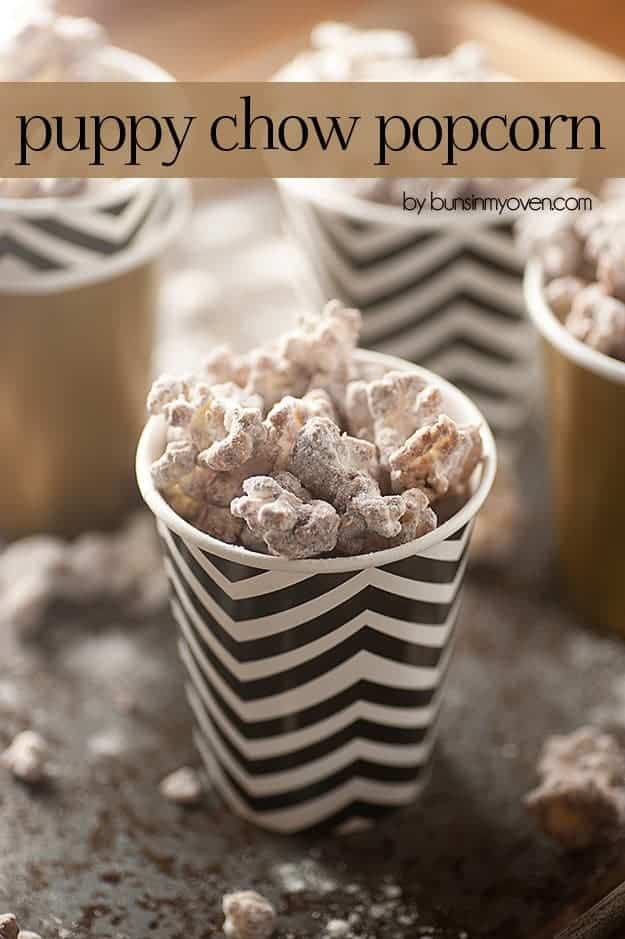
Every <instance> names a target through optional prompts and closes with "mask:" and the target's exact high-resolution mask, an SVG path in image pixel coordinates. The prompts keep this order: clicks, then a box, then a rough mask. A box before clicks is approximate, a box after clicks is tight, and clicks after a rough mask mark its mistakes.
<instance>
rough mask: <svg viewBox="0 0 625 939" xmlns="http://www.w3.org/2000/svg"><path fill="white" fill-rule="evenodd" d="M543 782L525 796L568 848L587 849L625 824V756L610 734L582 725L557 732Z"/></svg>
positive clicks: (545, 756) (547, 751)
mask: <svg viewBox="0 0 625 939" xmlns="http://www.w3.org/2000/svg"><path fill="white" fill-rule="evenodd" d="M538 771H539V774H540V776H541V783H540V785H539V786H538V787H537V788H536V789H534V790H533V791H532V792H530V793H528V795H527V796H526V798H525V805H526V807H527V809H528V810H529V812H530V813H531V814H532V815H533V816H534V818H535V820H536V823H537V825H538V826H539V828H540V829H541V830H542V831H543V832H544V833H545V834H547V835H549V836H550V837H551V838H554V839H555V840H556V841H559V842H560V843H561V844H562V845H563V846H564V847H566V848H571V849H576V848H585V847H588V846H589V845H591V844H593V843H595V842H597V841H600V840H602V839H604V838H606V837H609V836H610V834H613V833H614V832H615V831H618V830H619V829H620V828H622V826H623V824H624V823H625V755H624V754H623V751H622V749H621V747H620V746H619V744H618V743H617V741H616V740H615V738H614V737H612V736H611V735H610V734H605V733H602V732H601V731H599V730H597V729H596V728H593V727H582V728H581V729H580V730H577V731H575V732H574V733H572V734H569V735H568V736H556V737H551V738H550V739H548V740H547V741H546V743H545V746H544V748H543V753H542V756H541V759H540V762H539V765H538Z"/></svg>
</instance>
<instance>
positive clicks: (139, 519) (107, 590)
mask: <svg viewBox="0 0 625 939" xmlns="http://www.w3.org/2000/svg"><path fill="white" fill-rule="evenodd" d="M174 501H175V500H174ZM166 596H167V582H166V579H165V575H164V572H163V569H162V563H161V553H160V550H159V546H158V540H157V537H156V532H155V529H154V524H153V521H152V518H151V517H150V515H149V514H148V513H147V512H144V511H139V512H136V513H134V514H133V515H132V516H131V517H130V518H129V520H128V522H127V523H126V524H125V525H124V527H123V528H122V529H120V530H119V531H117V532H114V533H112V534H108V533H100V532H87V533H85V534H84V535H81V536H80V537H79V538H77V539H76V540H75V541H69V542H66V541H63V540H62V539H61V538H55V537H52V536H49V535H32V536H30V537H27V538H22V539H21V540H19V541H15V542H13V543H12V544H9V545H8V546H7V547H6V548H5V549H4V550H3V551H1V552H0V598H1V599H0V621H2V622H7V623H11V624H12V625H14V626H15V627H16V628H17V629H18V630H19V631H20V632H21V633H22V634H23V635H28V634H29V633H32V632H35V631H36V630H37V628H38V627H39V626H40V625H41V623H42V622H43V621H44V619H45V615H46V613H47V612H48V610H49V608H50V606H51V605H52V603H53V602H54V601H56V600H66V601H69V602H72V603H76V602H77V603H82V602H85V601H90V600H94V599H101V600H106V599H108V600H112V601H114V602H119V603H121V604H122V605H123V606H124V608H125V609H127V610H129V611H130V612H131V613H135V614H138V615H146V614H150V613H153V612H155V611H156V610H157V609H159V608H160V607H161V606H162V605H163V604H164V602H165V600H166Z"/></svg>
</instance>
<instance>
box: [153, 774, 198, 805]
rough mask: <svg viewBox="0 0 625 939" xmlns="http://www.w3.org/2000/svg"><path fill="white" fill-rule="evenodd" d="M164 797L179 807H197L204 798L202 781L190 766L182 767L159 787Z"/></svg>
mask: <svg viewBox="0 0 625 939" xmlns="http://www.w3.org/2000/svg"><path fill="white" fill-rule="evenodd" d="M159 791H160V793H161V795H162V796H164V797H165V798H166V799H168V800H169V801H170V802H177V803H178V804H179V805H197V804H198V802H199V801H200V800H201V798H202V791H203V787H202V781H201V779H200V777H199V776H198V774H197V773H196V771H195V770H194V769H192V767H190V766H182V767H181V768H180V769H177V770H176V771H175V772H173V773H170V774H169V776H165V778H164V779H163V780H161V783H160V785H159Z"/></svg>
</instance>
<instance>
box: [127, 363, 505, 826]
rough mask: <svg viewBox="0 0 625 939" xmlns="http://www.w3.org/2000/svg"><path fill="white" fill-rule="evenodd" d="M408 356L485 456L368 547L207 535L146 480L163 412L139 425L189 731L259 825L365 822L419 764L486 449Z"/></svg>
mask: <svg viewBox="0 0 625 939" xmlns="http://www.w3.org/2000/svg"><path fill="white" fill-rule="evenodd" d="M363 355H364V356H365V357H366V358H369V359H373V360H376V361H382V362H384V363H385V364H386V365H387V366H388V368H389V369H392V368H405V367H406V363H405V362H402V361H399V360H397V359H393V358H390V357H388V356H384V357H383V356H379V355H375V354H373V353H364V354H363ZM418 371H419V372H420V374H422V376H423V377H424V378H425V379H426V380H427V381H429V382H432V383H433V384H436V385H437V386H438V387H440V388H441V390H442V392H443V395H444V398H445V403H446V406H447V410H448V413H449V414H450V415H451V416H452V417H454V418H456V419H458V420H461V421H463V422H466V421H472V422H475V421H478V422H480V423H481V425H482V435H483V440H484V449H485V454H486V457H485V461H484V464H483V465H482V467H481V468H480V469H479V470H477V471H476V474H475V479H474V486H473V492H472V495H471V497H470V498H469V500H468V501H467V502H466V504H465V505H464V506H463V508H462V509H461V510H460V511H459V512H457V513H456V514H455V515H454V516H453V517H452V518H450V519H449V520H448V521H446V522H445V523H444V524H442V525H441V526H440V528H438V529H437V530H436V531H434V532H431V533H430V534H428V535H425V536H423V537H422V538H419V539H418V540H416V541H414V542H411V543H410V544H406V545H401V546H400V547H397V548H391V549H387V550H385V551H380V552H377V553H375V554H367V555H361V556H358V557H347V558H330V559H322V560H301V561H289V560H285V559H284V558H277V557H270V556H268V555H264V554H257V553H255V552H252V551H247V550H246V549H244V548H240V547H236V546H231V545H227V544H224V543H223V542H221V541H217V540H216V539H214V538H212V537H211V536H210V535H206V534H203V533H202V532H200V531H198V530H197V529H195V528H193V527H192V526H191V525H190V524H188V523H187V522H185V521H184V520H183V519H182V518H180V517H179V516H178V515H176V513H175V512H174V511H173V510H172V509H171V508H170V507H169V505H168V504H167V503H166V502H165V500H164V499H163V498H162V496H161V495H160V494H159V493H158V492H157V491H156V490H155V488H154V486H153V484H152V480H151V476H150V466H151V464H152V461H153V460H154V459H156V458H158V456H159V455H160V454H161V453H162V451H163V447H164V437H165V428H164V425H163V422H162V419H160V418H158V419H156V418H152V419H151V420H150V421H149V422H148V424H147V426H146V428H145V430H144V432H143V435H142V437H141V441H140V444H139V449H138V454H137V477H138V480H139V487H140V489H141V492H142V495H143V498H144V499H145V501H146V502H147V504H148V505H149V507H150V509H151V510H152V512H153V513H154V514H155V516H156V518H157V519H158V529H159V532H160V536H161V539H162V543H163V548H164V552H165V566H166V568H167V574H168V576H169V579H170V584H171V599H172V609H173V613H174V617H175V619H176V621H177V623H178V626H179V630H180V641H179V646H180V654H181V657H182V661H183V664H184V667H185V670H186V677H187V694H188V697H189V702H190V704H191V708H192V710H193V714H194V718H195V739H196V742H197V746H198V748H199V751H200V753H201V755H202V757H203V759H204V762H205V763H206V767H207V770H208V772H209V774H210V776H211V778H212V780H213V782H214V785H215V787H216V789H217V790H218V791H219V792H220V793H221V795H222V796H223V798H224V799H225V801H226V802H227V803H228V804H229V805H230V807H231V808H232V809H233V810H234V811H235V812H236V813H238V814H239V815H242V816H244V817H245V818H248V819H250V820H251V821H253V822H255V823H256V824H258V825H261V826H262V827H264V828H268V829H271V830H273V831H279V832H297V831H301V830H304V829H310V828H316V827H318V826H324V827H329V828H332V829H340V830H347V829H352V828H355V827H361V826H364V825H367V824H370V823H371V822H373V821H374V820H375V819H377V818H379V817H381V816H382V815H384V814H386V813H387V812H389V811H391V810H392V809H397V808H399V807H400V806H405V805H407V804H409V803H410V802H412V801H413V800H414V799H415V798H416V797H417V795H418V794H419V792H420V791H421V789H422V788H423V785H424V782H425V780H426V777H427V770H428V766H429V763H430V758H431V754H432V747H433V744H434V738H435V731H436V720H437V716H438V712H439V707H440V703H441V692H442V687H443V682H444V679H445V675H446V672H447V667H448V665H449V660H450V655H451V650H452V645H453V637H454V629H455V625H456V620H457V614H458V606H459V602H460V595H461V590H462V584H463V580H464V574H465V567H466V561H467V551H468V545H469V539H470V535H471V528H472V524H473V520H474V518H475V516H476V514H477V512H478V510H479V508H480V506H481V505H482V503H483V501H484V499H485V498H486V496H487V494H488V491H489V489H490V486H491V484H492V480H493V476H494V473H495V463H496V456H495V446H494V443H493V438H492V435H491V432H490V430H489V428H488V426H487V425H486V423H484V421H483V418H482V416H481V414H480V412H479V411H478V410H477V408H476V407H475V406H474V405H473V404H472V403H471V402H470V401H469V400H468V399H467V398H466V397H465V396H464V395H463V394H462V393H461V392H459V391H458V390H457V389H456V388H454V387H453V386H451V385H449V384H448V383H447V382H444V381H442V380H441V379H439V378H438V377H437V376H434V375H432V374H430V373H429V372H426V371H425V370H424V369H419V370H418Z"/></svg>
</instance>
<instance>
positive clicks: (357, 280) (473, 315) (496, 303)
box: [277, 179, 569, 453]
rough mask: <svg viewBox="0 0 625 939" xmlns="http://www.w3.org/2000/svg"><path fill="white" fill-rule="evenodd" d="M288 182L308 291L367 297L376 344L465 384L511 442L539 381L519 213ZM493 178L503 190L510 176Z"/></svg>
mask: <svg viewBox="0 0 625 939" xmlns="http://www.w3.org/2000/svg"><path fill="white" fill-rule="evenodd" d="M277 182H278V187H279V189H280V193H281V196H282V203H283V207H284V215H285V220H286V225H287V228H288V230H289V232H290V233H291V235H292V236H293V237H294V239H295V241H296V242H297V243H298V245H299V246H300V248H301V253H302V255H303V257H304V258H305V263H304V264H303V265H302V276H301V279H300V287H301V292H302V293H303V296H304V299H305V300H306V301H307V302H310V303H311V304H312V305H313V307H318V305H319V304H320V303H321V302H323V301H325V300H327V299H330V298H332V297H338V298H339V299H341V300H342V301H343V302H344V303H346V304H349V305H352V306H355V307H357V308H358V309H359V310H361V311H362V314H363V331H362V342H363V345H364V346H365V347H368V348H372V349H376V350H378V351H380V352H383V353H387V354H389V355H398V356H401V357H402V358H405V359H409V360H411V361H413V362H415V363H417V364H418V365H423V366H425V367H426V368H429V369H431V370H432V371H434V372H436V373H437V374H439V375H442V376H443V377H444V378H446V379H447V380H448V381H451V382H453V383H454V384H456V385H458V387H460V388H462V390H463V391H465V392H466V393H467V394H469V395H470V396H471V398H472V399H473V400H474V401H475V402H476V404H477V405H478V407H479V408H480V410H481V411H482V413H483V414H484V415H485V417H486V419H487V420H488V422H489V424H490V426H491V427H492V429H493V432H494V433H495V436H496V437H497V442H498V444H499V446H500V447H502V446H503V447H504V448H505V449H506V450H507V452H509V453H512V452H513V451H514V449H515V444H516V442H517V436H518V432H519V431H520V430H521V429H522V428H523V426H524V424H525V422H526V420H527V418H528V417H529V414H530V412H531V408H532V405H533V402H534V396H535V389H536V381H535V378H536V375H535V372H536V369H535V363H536V350H535V341H534V335H533V332H532V329H531V327H530V326H529V324H528V323H527V319H526V317H525V310H524V301H523V267H524V262H523V258H522V256H521V252H520V251H519V248H518V246H517V245H516V244H515V239H514V233H513V225H514V222H515V220H516V218H517V217H518V215H519V213H516V212H514V211H509V212H504V213H503V214H501V215H498V214H497V213H495V212H492V213H490V212H481V211H475V212H467V213H464V212H461V213H460V212H448V211H446V212H439V213H428V212H427V211H424V212H423V213H422V214H421V215H419V216H417V214H416V213H411V212H405V211H403V209H402V207H401V205H383V204H379V203H376V202H373V201H371V200H368V199H365V198H361V197H358V196H354V195H351V194H348V193H345V192H341V191H340V188H339V187H337V186H336V185H330V184H329V182H328V181H327V180H313V179H280V180H278V181H277ZM444 182H445V180H441V184H443V183H444ZM494 182H495V183H498V184H499V189H500V187H501V180H495V181H494ZM568 182H569V180H554V181H537V184H538V185H537V187H533V188H532V193H533V194H534V193H536V194H541V193H542V194H547V193H553V192H556V191H558V190H559V189H561V188H564V186H565V185H566V184H567V183H568ZM433 191H434V193H435V194H436V181H435V180H433ZM409 194H410V193H408V195H409ZM499 194H501V192H500V193H499Z"/></svg>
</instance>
